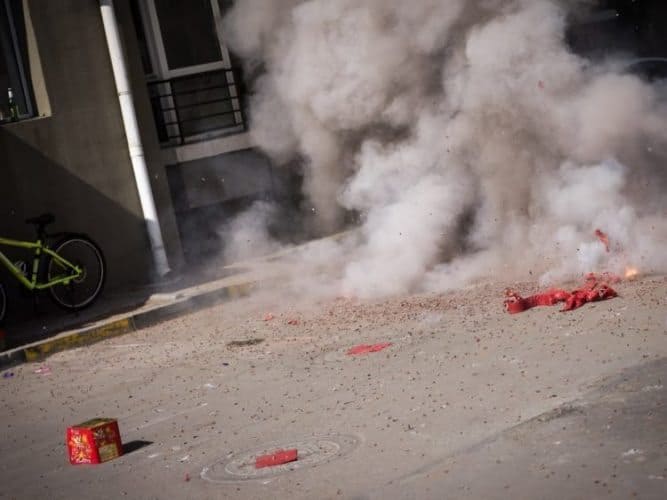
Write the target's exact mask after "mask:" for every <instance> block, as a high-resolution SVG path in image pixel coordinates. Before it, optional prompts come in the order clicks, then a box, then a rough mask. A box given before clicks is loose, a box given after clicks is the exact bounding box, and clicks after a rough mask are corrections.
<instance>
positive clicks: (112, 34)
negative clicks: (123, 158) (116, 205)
mask: <svg viewBox="0 0 667 500" xmlns="http://www.w3.org/2000/svg"><path fill="white" fill-rule="evenodd" d="M100 10H101V13H102V23H103V24H104V33H105V35H106V39H107V46H108V48H109V56H110V57H111V66H112V69H113V77H114V80H115V82H116V90H117V91H118V101H119V102H120V112H121V115H122V119H123V126H124V127H125V137H126V138H127V146H128V148H129V150H130V160H131V162H132V170H133V171H134V178H135V180H136V182H137V190H138V191H139V201H140V202H141V210H142V212H143V215H144V221H145V222H146V229H147V230H148V237H149V239H150V243H151V250H152V252H153V260H154V263H155V268H156V271H157V272H158V274H159V275H160V276H164V275H166V274H167V273H168V272H169V271H170V269H169V262H168V260H167V253H166V252H165V248H164V241H163V239H162V231H161V230H160V221H159V220H158V215H157V209H156V208H155V200H154V199H153V191H152V190H151V184H150V178H149V177H148V168H147V167H146V158H145V156H144V147H143V145H142V144H141V137H140V135H139V125H138V124H137V114H136V111H135V109H134V101H133V100H132V91H131V90H130V82H129V79H128V77H127V67H126V64H125V58H124V56H123V49H122V46H121V43H120V35H119V32H118V23H117V21H116V12H115V10H114V6H113V0H100Z"/></svg>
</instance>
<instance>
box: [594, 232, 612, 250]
mask: <svg viewBox="0 0 667 500" xmlns="http://www.w3.org/2000/svg"><path fill="white" fill-rule="evenodd" d="M595 236H597V238H598V240H600V241H601V242H602V244H603V245H604V249H605V250H606V251H607V252H609V236H607V233H603V232H602V231H601V230H600V229H596V230H595Z"/></svg>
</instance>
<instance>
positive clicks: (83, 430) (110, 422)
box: [67, 418, 123, 465]
mask: <svg viewBox="0 0 667 500" xmlns="http://www.w3.org/2000/svg"><path fill="white" fill-rule="evenodd" d="M67 452H68V454H69V461H70V463H71V464H74V465H77V464H99V463H102V462H106V461H107V460H111V459H113V458H116V457H119V456H120V455H122V454H123V445H122V443H121V440H120V432H119V431H118V422H117V421H116V420H115V419H113V418H94V419H92V420H88V421H87V422H84V423H82V424H79V425H74V426H72V427H68V428H67Z"/></svg>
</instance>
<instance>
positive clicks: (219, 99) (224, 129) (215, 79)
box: [148, 69, 246, 145]
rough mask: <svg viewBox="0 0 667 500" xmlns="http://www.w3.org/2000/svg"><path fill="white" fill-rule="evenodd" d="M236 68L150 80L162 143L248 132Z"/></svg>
mask: <svg viewBox="0 0 667 500" xmlns="http://www.w3.org/2000/svg"><path fill="white" fill-rule="evenodd" d="M236 82H237V77H236V74H235V71H234V70H233V69H224V70H217V71H208V72H205V73H197V74H193V75H187V76H180V77H177V78H171V79H169V80H158V81H151V82H149V83H148V90H149V94H150V99H151V104H152V107H153V116H154V118H155V124H156V126H157V131H158V136H159V138H160V142H161V143H163V144H164V145H179V144H185V143H187V142H196V141H199V140H205V139H207V138H209V137H210V136H211V135H223V134H234V133H240V132H243V131H245V129H246V126H245V117H244V114H243V107H242V105H241V96H240V94H239V91H238V88H239V86H238V85H237V83H236Z"/></svg>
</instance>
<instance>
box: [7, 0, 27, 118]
mask: <svg viewBox="0 0 667 500" xmlns="http://www.w3.org/2000/svg"><path fill="white" fill-rule="evenodd" d="M22 3H23V2H22V0H0V114H1V115H0V122H7V121H10V120H11V116H12V112H11V110H10V103H9V89H11V91H12V94H13V98H14V103H15V104H16V108H17V111H18V119H25V118H30V117H32V116H34V115H35V110H34V105H33V95H32V89H31V86H30V74H29V71H30V68H29V64H28V55H27V49H26V36H25V22H24V18H23V7H22Z"/></svg>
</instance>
